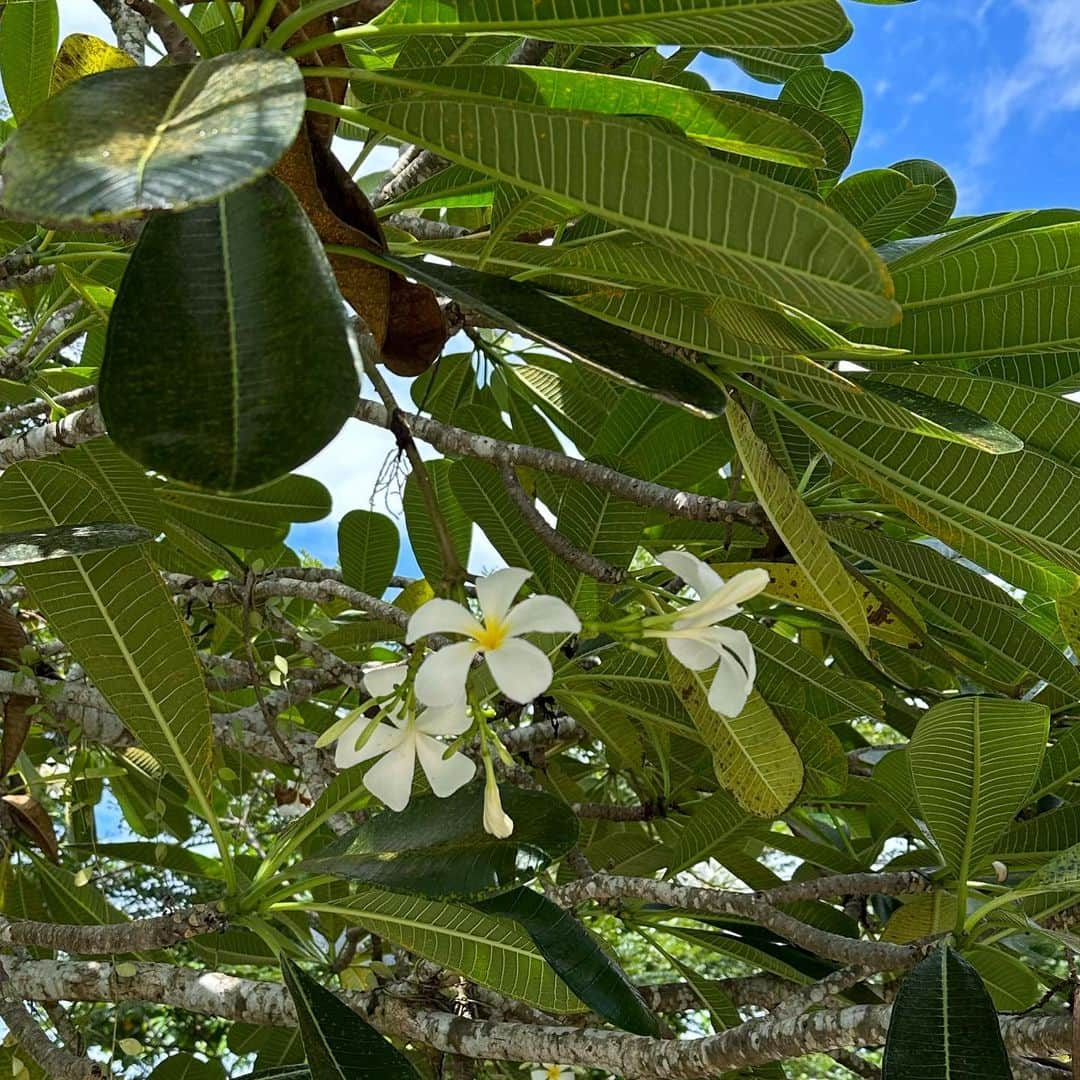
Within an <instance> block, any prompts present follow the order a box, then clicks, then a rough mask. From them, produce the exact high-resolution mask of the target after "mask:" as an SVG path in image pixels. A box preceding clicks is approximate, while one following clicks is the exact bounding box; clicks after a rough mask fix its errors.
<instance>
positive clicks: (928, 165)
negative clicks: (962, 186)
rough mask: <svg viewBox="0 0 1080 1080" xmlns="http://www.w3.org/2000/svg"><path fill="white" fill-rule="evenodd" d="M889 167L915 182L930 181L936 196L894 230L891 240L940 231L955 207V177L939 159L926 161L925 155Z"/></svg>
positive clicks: (926, 182) (923, 182)
mask: <svg viewBox="0 0 1080 1080" xmlns="http://www.w3.org/2000/svg"><path fill="white" fill-rule="evenodd" d="M889 168H890V169H892V170H893V172H898V173H902V174H903V175H904V176H906V177H907V178H908V179H909V180H910V181H911V182H912V183H913V184H929V185H930V186H931V187H932V188H933V189H934V198H933V201H932V202H931V203H930V205H929V206H928V207H927V208H926V209H925V210H923V211H922V212H921V213H919V214H916V215H915V217H913V218H911V219H910V220H909V221H908V222H906V223H905V224H904V225H903V226H902V227H901V228H900V229H898V230H897V231H896V232H895V233H893V236H892V239H895V238H897V237H902V236H925V235H927V234H928V233H933V232H937V231H938V230H939V229H940V228H941V227H942V226H943V225H944V224H945V223H946V222H947V221H948V220H949V218H950V217H951V216H952V212H953V211H954V210H955V209H956V184H954V183H953V180H952V177H951V176H949V174H948V173H947V172H946V171H945V170H944V169H943V168H942V167H941V166H940V165H939V164H938V163H937V162H936V161H927V160H926V159H925V158H908V159H906V160H905V161H897V162H896V163H895V164H893V165H890V166H889Z"/></svg>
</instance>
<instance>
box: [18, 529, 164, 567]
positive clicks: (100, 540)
mask: <svg viewBox="0 0 1080 1080" xmlns="http://www.w3.org/2000/svg"><path fill="white" fill-rule="evenodd" d="M153 538H154V536H153V533H151V532H150V531H149V530H147V529H144V528H142V527H141V526H139V525H126V524H122V523H117V522H100V523H94V524H87V525H61V526H59V527H57V528H55V529H38V530H35V531H34V532H0V566H22V565H24V564H26V563H36V562H44V561H45V560H47V559H62V558H65V557H67V556H78V555H89V554H90V553H91V552H94V551H110V550H111V549H112V548H118V547H127V546H128V545H130V544H145V543H147V542H148V541H150V540H153Z"/></svg>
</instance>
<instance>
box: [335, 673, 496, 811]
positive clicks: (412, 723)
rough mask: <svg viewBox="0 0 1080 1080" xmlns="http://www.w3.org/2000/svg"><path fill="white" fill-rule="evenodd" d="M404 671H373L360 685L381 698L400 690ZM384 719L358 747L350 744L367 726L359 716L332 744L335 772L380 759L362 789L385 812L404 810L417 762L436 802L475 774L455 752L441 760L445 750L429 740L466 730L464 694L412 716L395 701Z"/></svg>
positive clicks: (471, 765) (366, 720)
mask: <svg viewBox="0 0 1080 1080" xmlns="http://www.w3.org/2000/svg"><path fill="white" fill-rule="evenodd" d="M406 672H407V665H405V664H387V665H386V666H384V667H380V668H374V669H373V670H371V671H369V672H367V673H366V674H365V675H364V686H365V687H366V688H367V691H368V693H369V694H371V696H372V697H374V698H385V697H387V696H388V695H390V694H392V693H393V692H394V691H395V690H396V689H397V687H398V686H400V685H401V683H402V682H403V681H404V679H405V675H406ZM386 715H387V718H388V719H389V720H390V721H391V723H389V724H382V723H380V724H379V725H378V726H377V727H376V728H375V730H374V731H373V732H372V733H371V736H370V737H369V738H368V740H367V741H366V742H365V743H364V744H363V746H360V747H358V746H357V745H356V740H357V739H358V738H359V737H360V735H361V734H362V733H363V732H364V730H365V729H366V728H367V727H368V725H369V724H370V722H371V721H370V720H369V718H368V717H366V716H364V715H363V714H361V715H360V716H358V717H357V719H356V720H355V722H354V723H352V724H350V725H349V727H347V728H346V729H345V731H344V732H343V733H342V735H341V738H340V739H338V743H337V749H336V750H335V752H334V762H335V764H336V765H337V767H338V768H339V769H348V768H350V767H351V766H353V765H358V764H359V763H360V762H361V761H369V760H370V759H371V758H373V757H379V756H380V755H382V761H378V762H376V763H375V764H374V765H372V766H371V768H370V769H368V771H367V772H366V773H365V774H364V787H366V788H367V789H368V791H370V792H371V794H372V795H374V796H376V798H379V799H381V800H382V801H383V802H384V803H385V804H386V805H387V806H388V807H390V809H391V810H404V809H405V807H406V806H407V805H408V803H409V796H410V795H411V794H412V783H413V773H414V772H415V770H416V759H417V758H419V759H420V767H421V768H422V769H423V770H424V775H425V776H426V777H427V779H428V783H429V784H430V785H431V790H432V791H433V792H434V793H435V794H436V795H438V796H439V798H442V799H445V798H446V797H447V796H448V795H453V794H454V792H455V791H457V790H458V788H460V787H463V786H464V785H465V784H467V783H468V782H469V781H470V780H471V779H472V778H473V777H474V776H475V775H476V763H475V762H474V761H471V760H470V759H469V758H467V757H466V756H465V755H464V754H460V753H456V752H455V753H454V754H451V755H450V757H449V758H446V757H444V756H443V755H444V753H445V752H446V745H445V743H441V742H439V740H438V739H436V738H435V737H434V736H436V735H450V736H457V735H461V734H464V732H466V731H468V729H469V724H470V723H471V721H470V720H469V716H468V713H467V712H466V709H465V695H464V693H459V694H458V697H457V698H456V699H455V700H454V701H451V702H449V703H448V704H446V705H443V706H441V707H438V708H429V709H424V710H423V711H422V712H420V713H417V714H412V713H411V712H410V713H408V714H407V713H406V711H405V707H404V704H403V703H402V702H396V703H395V704H393V705H392V706H390V707H389V708H388V709H387V711H386Z"/></svg>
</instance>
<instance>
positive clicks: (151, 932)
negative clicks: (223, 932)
mask: <svg viewBox="0 0 1080 1080" xmlns="http://www.w3.org/2000/svg"><path fill="white" fill-rule="evenodd" d="M224 926H225V918H224V916H223V915H222V914H221V912H220V911H219V910H218V907H217V905H216V904H200V905H199V906H198V907H193V908H188V909H187V910H185V911H177V912H174V913H173V914H172V915H159V916H156V917H155V918H152V919H134V920H132V921H131V922H126V923H115V924H110V925H108V926H67V925H64V924H63V923H46V922H32V921H31V920H29V919H25V920H24V919H8V918H5V917H3V916H0V945H31V946H36V947H38V948H43V949H59V950H62V951H63V952H68V953H82V954H86V955H95V954H98V953H128V952H150V951H151V950H153V949H167V948H169V947H170V946H172V945H176V944H178V943H179V942H181V941H187V940H188V939H189V938H193V937H198V936H199V935H200V934H209V933H212V932H213V931H214V930H220V929H222V928H223V927H224Z"/></svg>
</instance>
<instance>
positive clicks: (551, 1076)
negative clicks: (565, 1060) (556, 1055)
mask: <svg viewBox="0 0 1080 1080" xmlns="http://www.w3.org/2000/svg"><path fill="white" fill-rule="evenodd" d="M547 1080H562V1066H561V1065H549V1066H548V1067H547Z"/></svg>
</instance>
